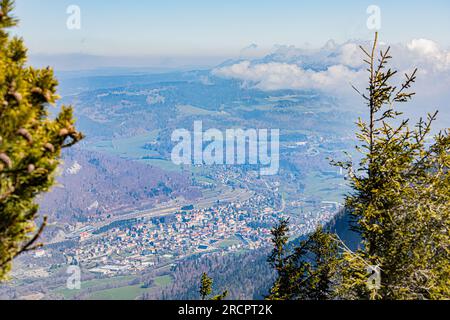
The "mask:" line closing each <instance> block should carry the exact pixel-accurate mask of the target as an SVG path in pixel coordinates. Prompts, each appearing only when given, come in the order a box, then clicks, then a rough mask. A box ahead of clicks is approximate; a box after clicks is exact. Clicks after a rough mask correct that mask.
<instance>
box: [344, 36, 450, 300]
mask: <svg viewBox="0 0 450 320" xmlns="http://www.w3.org/2000/svg"><path fill="white" fill-rule="evenodd" d="M377 40H378V34H376V36H375V41H374V44H373V47H372V50H371V51H367V50H365V49H364V48H363V47H361V49H362V51H363V53H364V55H365V56H366V59H365V62H366V63H367V65H368V73H369V85H368V87H367V89H366V92H360V91H359V90H357V91H358V93H359V94H360V95H361V96H362V98H363V99H364V101H365V102H366V104H367V107H368V111H369V117H368V120H367V121H363V120H362V119H360V120H359V121H358V123H357V124H358V127H359V133H358V134H357V138H358V140H359V141H360V146H359V147H357V149H358V151H359V152H360V153H361V154H362V160H361V161H360V162H359V164H358V167H357V168H354V164H353V163H352V162H351V161H348V162H336V163H335V164H336V165H338V166H341V167H343V168H345V169H347V170H348V172H349V177H350V184H351V187H352V189H353V192H352V193H351V194H350V195H348V196H347V199H346V208H347V210H348V211H349V212H350V214H351V215H352V217H353V220H354V224H353V227H354V229H355V230H356V231H357V232H358V233H359V234H360V235H361V238H362V246H361V247H362V249H360V250H358V251H357V252H351V251H350V250H347V249H345V250H344V254H343V260H342V266H341V267H342V268H341V270H342V273H341V276H342V277H341V279H342V283H341V285H340V286H339V288H338V291H339V293H340V295H341V296H342V297H346V298H362V299H369V298H370V299H442V298H445V299H448V298H450V286H449V281H450V256H449V253H450V252H449V248H450V238H449V235H450V232H449V226H450V201H449V200H450V183H449V182H450V180H449V164H450V156H449V151H450V138H449V135H448V131H447V130H446V131H443V132H441V133H439V134H438V135H437V136H435V137H434V139H430V133H431V124H432V123H433V121H434V120H435V119H436V116H437V113H435V114H429V115H428V117H427V119H426V120H423V119H421V120H420V121H419V122H418V123H417V124H416V125H415V127H414V128H411V127H410V126H409V120H408V119H400V116H401V115H402V112H400V111H399V110H398V109H397V108H396V104H398V103H404V102H408V101H410V100H411V98H412V97H413V96H414V94H415V93H413V92H410V91H409V90H410V88H411V86H412V84H413V83H414V82H415V81H416V73H417V70H415V71H413V72H412V73H411V74H410V75H408V74H407V75H405V76H406V79H405V81H404V82H403V83H402V84H401V85H400V86H398V87H397V86H395V85H393V84H391V82H392V81H393V79H394V76H395V75H396V73H397V71H394V70H392V69H389V68H388V63H389V60H390V59H391V56H390V54H389V52H390V49H389V48H387V50H386V51H381V52H380V53H379V55H378V54H377V48H378V42H377ZM377 57H378V58H377ZM371 266H372V267H373V266H377V267H379V268H380V270H381V277H380V280H381V282H380V286H379V287H373V288H370V287H368V286H367V281H368V279H367V277H368V273H367V269H368V268H370V267H371Z"/></svg>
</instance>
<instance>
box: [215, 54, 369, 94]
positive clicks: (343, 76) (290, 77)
mask: <svg viewBox="0 0 450 320" xmlns="http://www.w3.org/2000/svg"><path fill="white" fill-rule="evenodd" d="M213 74H214V75H216V76H220V77H224V78H232V79H240V80H243V81H245V82H247V83H250V84H253V85H254V86H255V87H256V88H259V89H261V90H267V91H272V90H281V89H294V90H302V89H316V90H323V91H331V92H337V91H338V90H341V89H342V88H344V87H347V88H350V85H349V82H354V81H358V78H361V76H363V74H362V73H361V72H360V71H354V70H352V69H350V68H349V67H347V66H344V65H333V66H330V67H329V68H327V69H326V70H324V71H317V72H316V71H313V70H305V69H303V68H302V67H300V66H298V65H296V64H288V63H280V62H269V63H256V64H253V63H252V62H250V61H248V60H247V61H242V62H240V63H237V64H234V65H231V66H226V67H222V68H218V69H215V70H213Z"/></svg>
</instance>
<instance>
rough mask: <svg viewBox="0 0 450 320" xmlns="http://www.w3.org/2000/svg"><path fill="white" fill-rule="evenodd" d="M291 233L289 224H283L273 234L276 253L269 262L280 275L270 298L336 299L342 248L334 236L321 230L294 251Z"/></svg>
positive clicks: (283, 221)
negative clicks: (339, 259) (335, 288)
mask: <svg viewBox="0 0 450 320" xmlns="http://www.w3.org/2000/svg"><path fill="white" fill-rule="evenodd" d="M288 232H289V227H288V221H287V220H282V221H281V222H280V224H279V225H278V226H277V227H275V228H274V230H273V231H272V235H273V239H272V242H273V244H274V250H273V251H272V254H271V256H270V257H269V259H268V260H269V263H270V264H271V265H272V266H273V267H274V268H275V270H276V271H277V279H276V281H275V283H274V285H273V286H272V288H271V290H270V295H269V296H268V297H267V298H268V299H270V300H330V299H333V297H334V283H335V282H336V280H335V278H336V268H337V265H338V246H337V242H336V240H335V239H334V237H333V235H332V234H330V233H327V232H325V231H324V230H323V227H322V226H319V227H317V229H316V231H315V232H314V233H313V234H312V235H310V236H309V237H308V239H306V240H304V241H302V242H301V243H300V245H299V246H297V247H295V248H294V249H293V250H290V249H289V248H288V247H289V245H288V235H287V234H288ZM290 251H292V253H291V252H290Z"/></svg>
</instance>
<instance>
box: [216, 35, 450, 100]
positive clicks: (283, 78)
mask: <svg viewBox="0 0 450 320" xmlns="http://www.w3.org/2000/svg"><path fill="white" fill-rule="evenodd" d="M360 44H362V45H363V46H365V47H367V48H369V47H370V43H360V42H348V43H345V44H342V45H333V46H330V45H326V46H325V47H323V48H322V49H321V50H316V51H311V50H303V49H298V48H295V47H292V46H289V47H287V46H278V47H277V48H276V50H275V51H274V52H272V53H271V54H269V55H267V56H266V57H264V58H261V59H253V60H251V59H247V60H245V61H241V62H237V63H235V64H232V65H228V66H223V67H220V68H216V69H215V70H213V74H214V75H215V76H219V77H224V78H232V79H239V80H242V81H244V82H245V83H246V84H247V85H250V86H254V87H256V88H259V89H261V90H266V91H271V90H279V89H299V90H301V89H306V90H307V89H313V90H320V91H322V92H325V93H330V94H333V95H336V96H338V97H342V96H347V95H348V93H350V92H352V94H353V91H352V89H351V86H350V83H351V84H354V85H355V86H357V87H359V88H364V87H365V82H366V81H367V74H366V70H365V69H366V65H365V64H364V63H363V58H364V55H363V53H362V52H361V50H360V48H359V45H360ZM381 48H382V49H384V50H385V49H386V44H381ZM391 55H392V56H393V59H392V60H391V65H390V66H391V67H392V68H394V69H396V70H399V78H398V81H402V80H403V79H401V78H400V75H401V74H404V73H409V72H411V71H412V70H413V69H414V68H415V67H417V68H418V69H419V74H418V83H417V87H416V89H417V91H418V92H419V90H420V92H421V94H423V95H425V96H426V95H430V94H433V95H434V96H436V95H437V96H441V97H448V96H449V94H448V91H449V90H448V89H449V88H450V51H446V50H444V49H442V48H441V47H440V46H439V45H438V44H437V43H435V42H433V41H431V40H426V39H416V40H412V41H410V42H408V43H406V44H397V45H394V46H392V48H391Z"/></svg>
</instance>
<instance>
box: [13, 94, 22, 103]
mask: <svg viewBox="0 0 450 320" xmlns="http://www.w3.org/2000/svg"><path fill="white" fill-rule="evenodd" d="M12 96H13V97H14V99H16V101H17V102H19V103H20V102H21V101H22V95H21V94H20V93H19V92H14V93H13V94H12Z"/></svg>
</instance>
